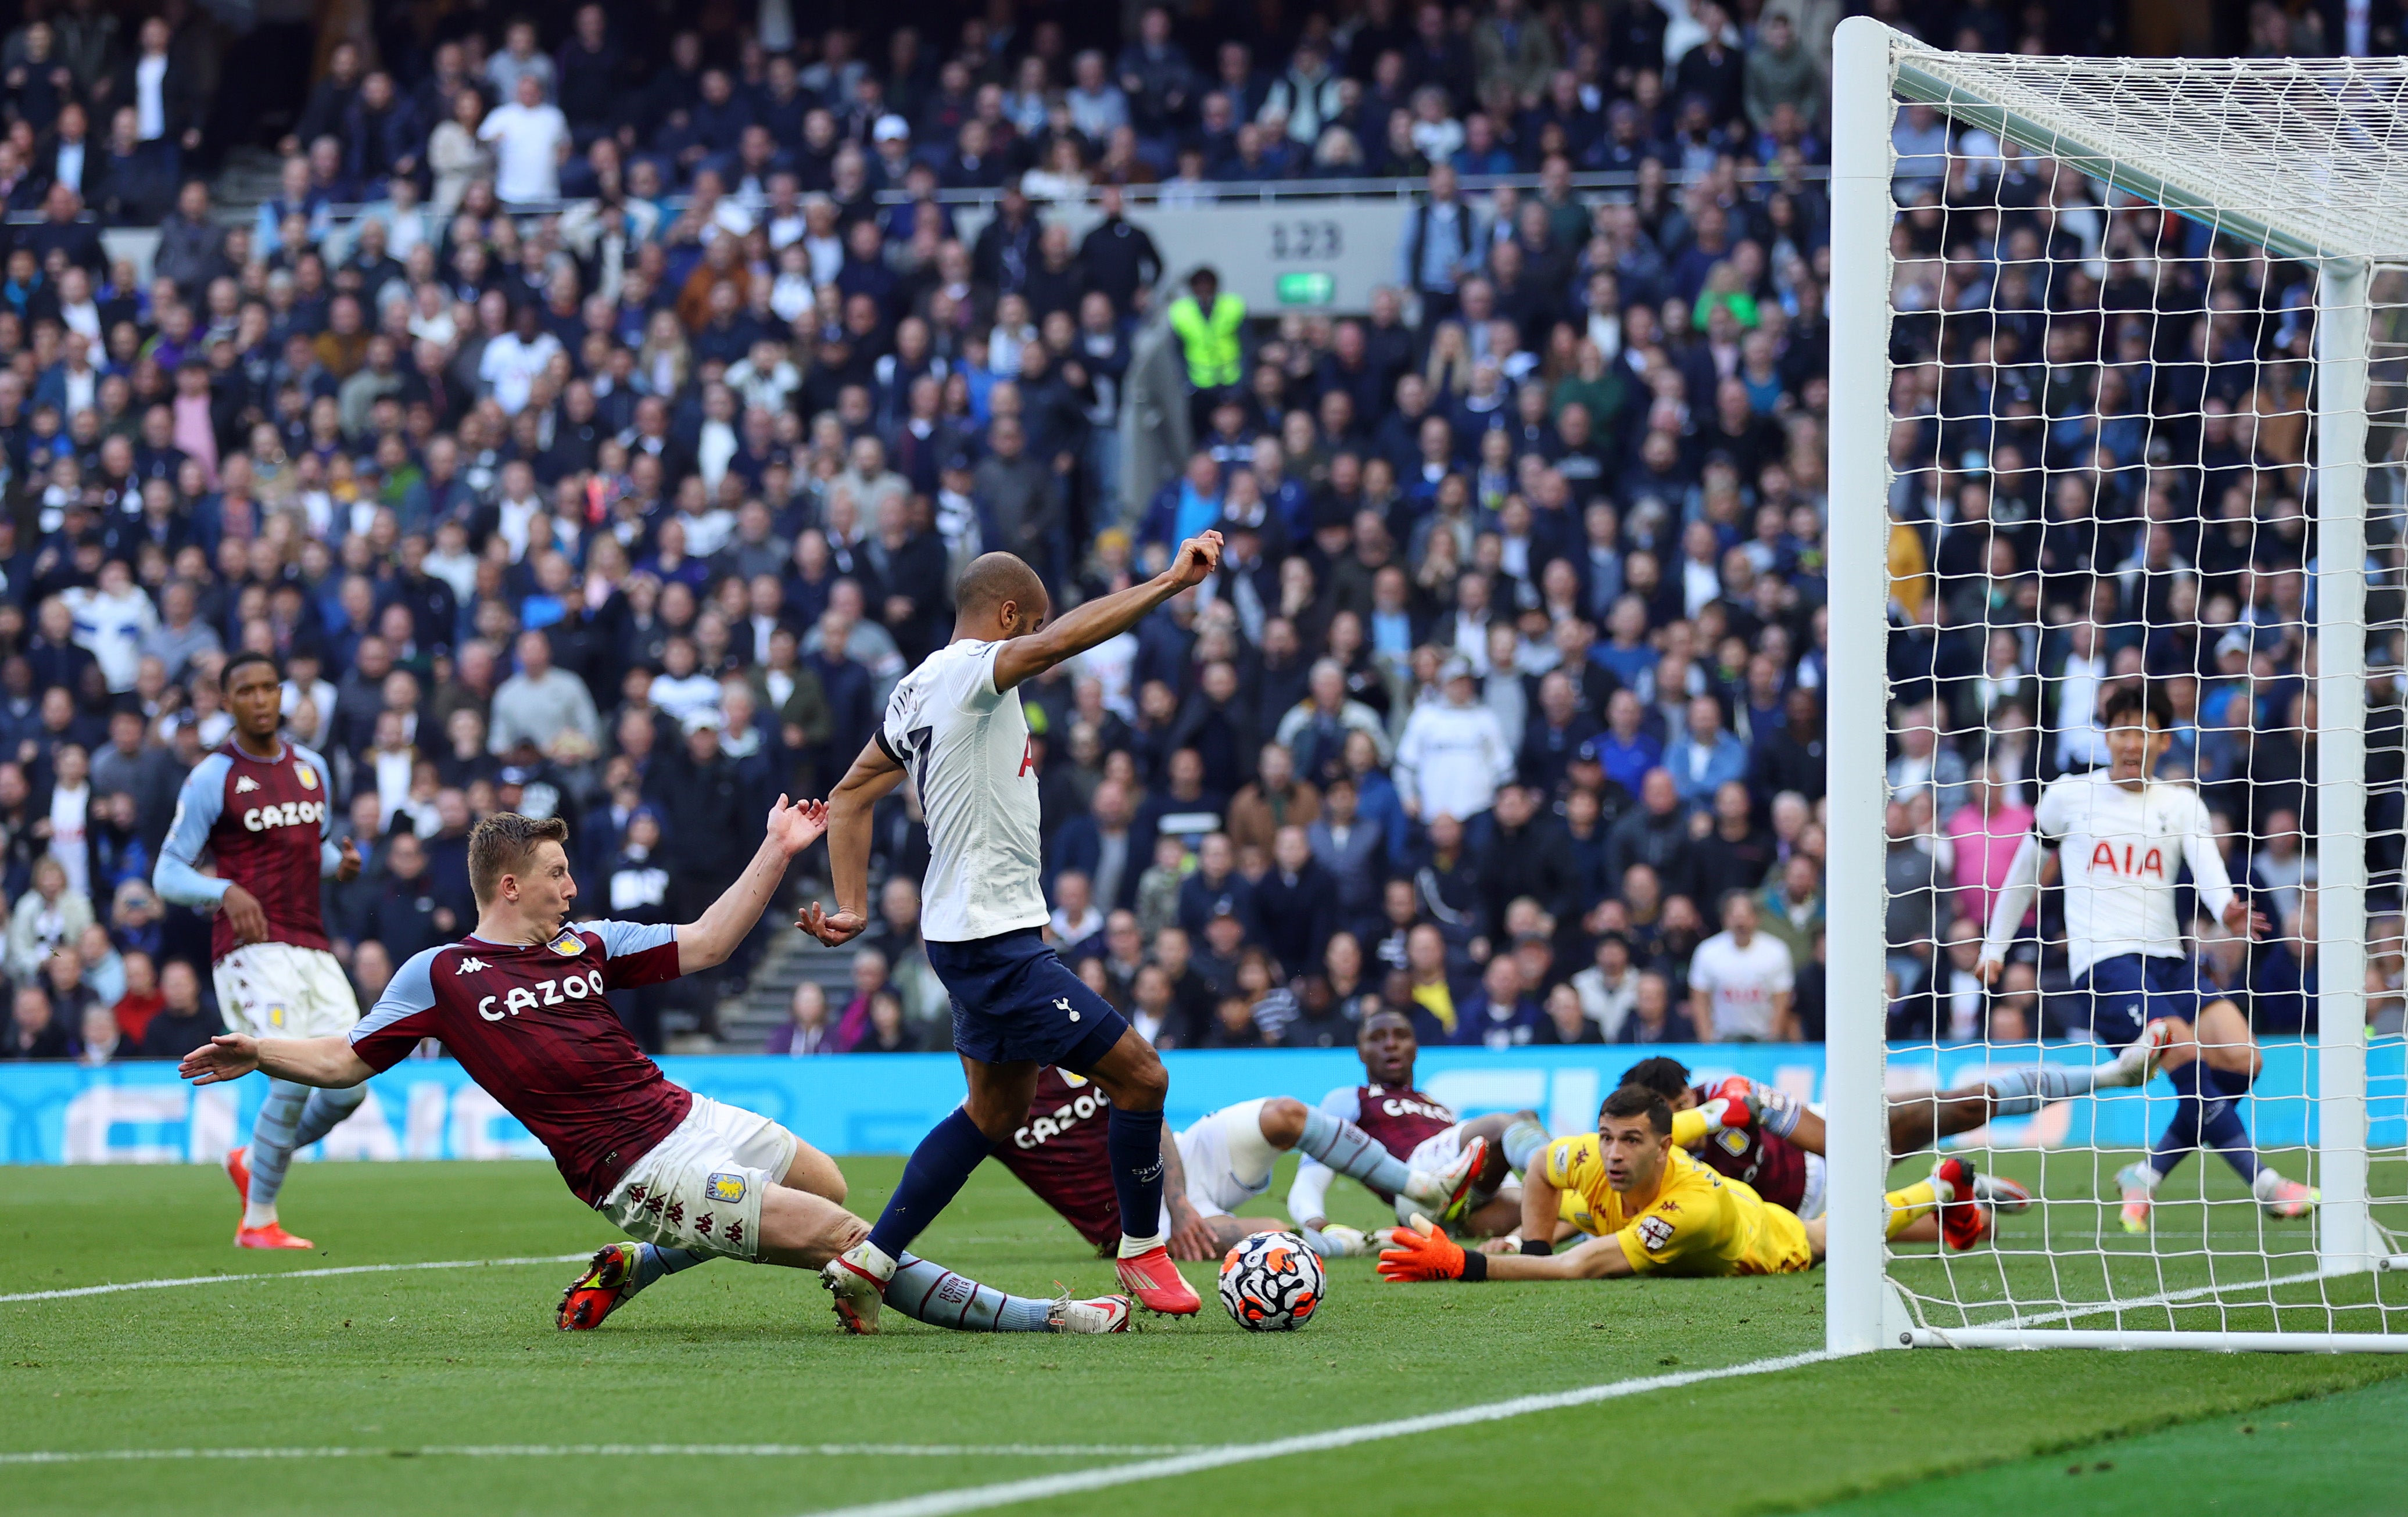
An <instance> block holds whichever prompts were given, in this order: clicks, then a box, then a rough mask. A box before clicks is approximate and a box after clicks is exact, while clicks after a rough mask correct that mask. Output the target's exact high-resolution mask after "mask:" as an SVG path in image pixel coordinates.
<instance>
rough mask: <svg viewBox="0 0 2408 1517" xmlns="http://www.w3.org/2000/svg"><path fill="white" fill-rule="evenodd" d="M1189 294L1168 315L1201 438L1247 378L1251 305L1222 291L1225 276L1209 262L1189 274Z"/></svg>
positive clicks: (1189, 408) (1189, 409)
mask: <svg viewBox="0 0 2408 1517" xmlns="http://www.w3.org/2000/svg"><path fill="white" fill-rule="evenodd" d="M1187 292H1188V293H1185V294H1183V295H1181V296H1180V297H1179V298H1178V299H1177V300H1174V301H1172V302H1171V303H1170V310H1169V313H1168V314H1169V318H1170V330H1171V331H1172V332H1173V333H1175V334H1176V335H1177V336H1178V337H1179V346H1180V350H1181V351H1182V352H1183V353H1184V354H1185V355H1186V358H1187V385H1188V391H1189V394H1188V402H1187V414H1188V420H1189V425H1190V427H1191V428H1192V430H1193V433H1194V435H1195V436H1198V437H1200V436H1203V435H1204V433H1205V431H1206V430H1207V428H1206V422H1207V421H1208V419H1209V418H1210V417H1211V414H1212V408H1213V407H1214V406H1216V405H1218V404H1219V403H1220V401H1221V398H1222V397H1223V396H1225V395H1228V394H1234V393H1235V392H1236V390H1237V388H1238V384H1239V381H1240V379H1243V378H1244V373H1245V367H1244V365H1245V351H1244V340H1243V338H1244V333H1245V324H1246V303H1245V302H1244V301H1243V300H1240V298H1238V297H1237V296H1236V295H1231V294H1223V293H1221V276H1220V274H1219V272H1218V271H1216V270H1215V269H1213V268H1212V266H1211V265H1209V264H1208V265H1205V266H1204V267H1202V268H1199V269H1197V271H1196V272H1195V273H1193V274H1190V275H1189V276H1187Z"/></svg>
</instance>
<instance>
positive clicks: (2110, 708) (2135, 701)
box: [2099, 684, 2174, 730]
mask: <svg viewBox="0 0 2408 1517" xmlns="http://www.w3.org/2000/svg"><path fill="white" fill-rule="evenodd" d="M2135 713H2138V714H2139V715H2140V717H2141V718H2142V723H2143V725H2146V724H2147V723H2151V722H2154V723H2157V726H2158V727H2159V728H2160V729H2162V730H2171V728H2172V726H2173V724H2174V707H2173V702H2171V701H2170V700H2168V699H2166V695H2165V692H2164V691H2162V690H2159V689H2158V688H2157V686H2155V685H2150V684H2143V685H2129V684H2125V685H2117V686H2116V687H2115V688H2114V690H2111V691H2109V692H2108V693H2107V703H2106V705H2105V706H2104V707H2103V708H2100V713H2099V714H2100V718H2101V719H2102V724H2104V725H2106V726H2110V727H2113V726H2119V725H2121V724H2122V723H2121V721H2120V719H2121V718H2124V717H2128V716H2131V715H2133V714H2135Z"/></svg>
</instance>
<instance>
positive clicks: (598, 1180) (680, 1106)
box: [182, 795, 1128, 1333]
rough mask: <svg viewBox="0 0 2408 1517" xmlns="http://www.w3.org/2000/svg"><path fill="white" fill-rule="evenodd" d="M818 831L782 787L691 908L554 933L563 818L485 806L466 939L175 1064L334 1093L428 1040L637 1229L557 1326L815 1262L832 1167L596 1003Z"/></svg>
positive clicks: (580, 1288)
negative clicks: (728, 1271) (345, 1012)
mask: <svg viewBox="0 0 2408 1517" xmlns="http://www.w3.org/2000/svg"><path fill="white" fill-rule="evenodd" d="M826 828H827V812H826V809H825V808H824V807H823V806H821V805H820V804H818V803H817V802H807V803H804V804H801V805H793V804H789V803H788V801H787V800H786V798H785V797H784V796H782V795H781V796H780V797H779V798H778V804H777V805H776V806H775V807H774V808H772V809H771V810H770V812H769V816H768V821H767V825H766V827H765V828H764V837H763V838H762V841H761V847H760V850H759V851H758V852H755V853H754V854H753V861H752V863H751V864H749V865H747V866H745V869H744V872H743V873H742V874H741V875H740V876H738V879H737V880H736V882H735V883H734V884H732V885H730V886H729V887H728V888H727V892H726V894H723V895H721V896H720V897H719V899H718V900H717V901H715V902H713V903H712V905H711V907H710V909H709V910H707V911H705V912H704V913H703V914H702V916H701V918H700V919H699V920H697V921H695V922H690V923H686V924H685V925H683V926H667V925H642V924H638V923H627V922H582V923H570V922H569V920H568V915H569V910H570V909H571V908H572V907H573V906H574V905H575V904H576V901H577V884H576V881H575V880H573V879H572V878H571V877H570V875H569V871H568V855H567V852H566V843H567V840H568V824H567V823H565V822H562V821H560V820H559V819H557V818H553V819H551V820H547V821H542V822H538V821H535V820H533V819H532V818H528V817H523V816H518V815H515V814H512V813H509V812H504V813H501V814H498V815H495V816H490V817H487V818H486V819H485V820H484V821H482V822H480V823H477V828H476V831H475V832H474V833H472V834H471V835H470V836H469V839H468V880H469V884H470V886H471V888H473V889H474V891H475V892H476V896H477V910H478V917H477V930H476V931H475V932H474V933H472V934H470V935H469V936H468V937H464V938H462V939H461V940H460V941H458V942H456V943H447V944H444V945H443V946H441V947H439V948H431V949H428V950H426V951H425V952H421V953H418V954H415V955H413V956H412V957H411V958H410V959H409V962H408V963H406V964H404V965H403V966H401V967H400V969H398V970H397V971H395V972H394V977H393V981H392V983H391V984H390V985H389V986H387V987H386V990H385V993H384V995H383V996H382V997H381V998H380V999H379V1000H378V1002H377V1004H376V1006H375V1007H374V1008H373V1009H370V1011H369V1012H368V1014H367V1015H366V1017H364V1018H362V1019H361V1020H360V1022H359V1023H358V1024H357V1025H356V1026H354V1027H352V1028H351V1030H350V1032H349V1033H348V1034H337V1035H335V1036H330V1037H320V1038H275V1037H267V1038H262V1037H256V1036H253V1035H251V1034H249V1033H230V1034H226V1035H224V1036H222V1037H219V1038H214V1039H212V1040H211V1041H210V1043H209V1044H208V1046H207V1047H204V1048H200V1049H196V1050H194V1051H193V1052H192V1053H191V1054H189V1055H187V1056H186V1057H185V1059H184V1062H183V1067H182V1073H183V1074H184V1075H185V1076H186V1077H187V1078H190V1079H192V1080H194V1081H198V1082H200V1083H202V1084H208V1083H211V1082H214V1081H224V1080H235V1079H239V1078H240V1077H241V1076H243V1075H245V1074H248V1073H250V1072H251V1070H252V1069H265V1070H266V1071H267V1072H268V1074H269V1075H270V1076H272V1077H274V1078H276V1079H279V1080H286V1081H294V1082H296V1083H299V1084H302V1085H314V1086H318V1087H320V1088H322V1089H336V1090H347V1089H351V1088H353V1087H356V1086H357V1085H358V1084H359V1083H360V1082H361V1081H364V1080H366V1079H367V1078H368V1077H369V1076H370V1075H373V1074H375V1073H377V1072H378V1071H379V1070H381V1069H384V1068H387V1067H389V1066H392V1065H393V1064H394V1063H395V1062H396V1061H398V1060H400V1059H402V1058H403V1057H405V1056H406V1055H408V1053H409V1051H410V1050H411V1049H412V1048H413V1047H415V1046H416V1045H417V1043H418V1040H419V1039H420V1038H440V1039H442V1042H443V1046H444V1048H445V1050H446V1051H447V1052H450V1053H451V1054H452V1056H453V1057H455V1058H457V1059H458V1060H459V1061H460V1064H461V1066H462V1067H463V1068H465V1069H466V1071H467V1073H468V1075H469V1077H470V1078H471V1079H473V1080H475V1081H476V1082H477V1083H478V1084H479V1085H480V1086H482V1087H483V1088H484V1089H485V1091H486V1092H487V1093H489V1094H490V1095H492V1096H493V1097H494V1099H495V1100H496V1101H499V1102H500V1103H501V1104H502V1107H503V1109H505V1110H507V1111H509V1114H510V1115H512V1116H514V1117H516V1118H518V1119H519V1121H520V1122H522V1123H525V1124H526V1128H527V1131H529V1132H530V1133H533V1134H534V1135H535V1137H536V1138H537V1139H538V1141H540V1142H541V1143H542V1144H543V1146H544V1148H545V1149H546V1150H547V1151H549V1152H551V1154H552V1160H553V1162H554V1163H556V1164H557V1165H559V1166H560V1173H561V1176H562V1178H563V1179H565V1180H566V1181H567V1182H568V1188H569V1189H570V1190H571V1191H574V1192H575V1193H576V1195H577V1198H578V1199H579V1200H581V1201H583V1202H584V1203H585V1204H586V1205H587V1206H590V1207H592V1208H594V1209H595V1210H597V1211H599V1212H601V1213H602V1214H603V1215H604V1216H606V1217H608V1218H609V1219H610V1221H611V1223H612V1224H614V1225H616V1226H617V1227H619V1228H620V1229H621V1230H622V1231H624V1232H625V1233H626V1234H627V1235H628V1236H629V1237H630V1238H636V1239H638V1241H636V1242H633V1243H612V1244H609V1245H608V1246H606V1247H604V1248H603V1249H602V1250H600V1251H599V1252H596V1253H595V1256H594V1259H593V1262H592V1264H591V1265H590V1266H589V1267H587V1269H586V1271H585V1272H584V1274H582V1275H581V1276H580V1277H579V1278H578V1279H577V1280H576V1281H574V1282H572V1283H571V1284H570V1286H569V1288H568V1290H567V1292H566V1295H565V1296H564V1297H563V1300H562V1302H561V1308H560V1314H559V1325H560V1326H561V1327H562V1328H564V1329H568V1330H581V1329H585V1328H591V1327H595V1326H598V1325H600V1324H601V1323H602V1321H603V1319H604V1318H606V1317H608V1316H609V1314H610V1313H611V1312H612V1311H614V1310H616V1309H618V1308H619V1307H620V1306H622V1305H624V1303H625V1302H626V1301H627V1299H628V1298H629V1297H631V1296H633V1295H635V1294H636V1293H637V1292H638V1291H640V1290H643V1289H644V1288H645V1287H647V1286H649V1285H651V1284H652V1282H653V1281H656V1280H658V1279H659V1278H660V1277H661V1276H663V1275H665V1274H674V1273H676V1272H677V1271H679V1270H681V1269H688V1268H691V1267H694V1266H695V1265H698V1264H702V1263H704V1262H705V1261H707V1260H710V1259H712V1258H720V1257H724V1258H734V1259H741V1260H744V1261H745V1262H747V1263H753V1264H777V1265H786V1266H790V1267H797V1268H805V1269H817V1268H819V1267H821V1266H823V1265H824V1264H826V1263H827V1262H828V1261H829V1260H830V1259H833V1258H835V1257H836V1256H837V1255H838V1254H839V1253H841V1252H844V1251H845V1250H846V1249H849V1248H852V1247H853V1245H855V1244H857V1243H859V1242H860V1241H861V1240H862V1238H865V1237H867V1236H868V1232H869V1224H867V1223H866V1222H864V1221H862V1220H861V1219H860V1218H858V1217H856V1216H854V1215H853V1213H852V1212H850V1211H847V1210H845V1209H844V1208H843V1206H842V1205H841V1204H840V1203H841V1202H842V1201H843V1199H844V1195H845V1185H844V1177H843V1175H842V1174H840V1173H839V1171H838V1169H837V1166H836V1164H835V1162H834V1161H833V1160H831V1159H829V1158H828V1157H827V1155H825V1154H824V1153H821V1152H819V1151H818V1150H816V1149H813V1148H812V1147H811V1146H810V1145H809V1144H807V1143H805V1142H803V1141H802V1140H801V1139H799V1138H796V1137H795V1135H794V1134H792V1133H790V1132H788V1131H787V1130H786V1129H785V1128H784V1127H782V1126H781V1125H779V1124H778V1123H775V1122H772V1121H770V1120H769V1119H768V1118H767V1117H763V1116H759V1115H757V1114H755V1113H753V1112H750V1111H746V1110H743V1109H740V1108H737V1107H732V1106H726V1105H724V1104H722V1103H720V1102H718V1101H714V1100H711V1099H710V1097H708V1096H702V1095H694V1094H692V1093H691V1092H688V1091H686V1090H683V1089H681V1088H680V1087H679V1086H676V1085H673V1084H671V1083H670V1082H669V1081H668V1080H667V1078H666V1077H665V1076H664V1075H663V1074H662V1073H661V1069H660V1066H658V1065H655V1064H654V1063H652V1060H651V1059H649V1058H646V1057H645V1056H644V1053H643V1051H642V1050H641V1049H639V1048H638V1047H637V1046H636V1041H635V1039H634V1038H630V1037H629V1036H628V1034H627V1030H626V1028H625V1027H624V1026H623V1025H622V1024H621V1023H620V1021H619V1018H618V1014H617V1013H616V1012H615V1011H613V1010H612V1009H611V1007H610V1003H609V999H608V996H609V993H610V992H612V991H614V990H620V989H624V988H627V987H631V986H637V985H655V984H659V983H661V982H662V981H664V980H675V979H677V978H678V977H679V976H680V975H686V974H693V973H695V972H697V971H700V970H704V969H709V968H710V967H712V966H715V965H718V964H720V963H722V962H723V961H724V960H725V959H726V957H727V955H728V954H729V953H731V952H735V949H736V946H737V944H738V943H739V942H740V941H742V939H743V937H744V934H745V932H746V931H747V930H748V929H749V928H750V927H751V926H752V925H753V923H755V922H757V921H759V920H760V917H761V913H762V911H763V909H766V908H767V905H768V903H769V896H770V894H772V893H773V892H774V891H776V889H777V887H778V883H779V881H780V880H781V879H782V878H783V877H784V875H785V872H786V866H787V864H788V863H789V862H790V861H791V860H792V859H793V858H794V857H795V855H796V854H797V853H799V852H802V851H803V850H805V849H807V848H809V847H810V845H811V844H812V843H814V842H816V841H818V839H819V837H820V835H821V834H822V833H823V832H824V831H825V830H826ZM898 1263H899V1267H898V1268H897V1270H896V1276H895V1280H894V1282H893V1284H892V1285H890V1287H889V1289H888V1291H887V1295H886V1302H887V1304H888V1305H890V1306H893V1307H896V1309H899V1310H901V1311H903V1312H904V1313H905V1314H906V1315H909V1316H912V1317H916V1318H918V1319H920V1320H921V1321H923V1322H928V1323H933V1324H937V1325H939V1326H944V1327H959V1328H966V1329H971V1330H979V1331H993V1332H1078V1333H1110V1332H1119V1331H1122V1330H1123V1329H1124V1328H1125V1327H1126V1325H1127V1323H1128V1302H1127V1301H1126V1299H1125V1298H1123V1297H1120V1296H1105V1297H1100V1298H1097V1299H1095V1300H1088V1301H1075V1300H1070V1299H1068V1297H1067V1296H1066V1297H1064V1298H1061V1299H1058V1300H1054V1301H1050V1302H1048V1301H1039V1300H1033V1299H1028V1298H1024V1297H1019V1296H1011V1295H1004V1294H1003V1293H1001V1292H999V1291H996V1290H993V1289H990V1288H989V1287H986V1286H983V1285H980V1284H978V1283H977V1282H976V1281H969V1280H966V1279H964V1278H963V1277H961V1276H959V1275H955V1274H953V1272H952V1271H950V1270H947V1269H944V1268H941V1267H939V1266H936V1265H932V1264H929V1263H926V1262H925V1261H924V1260H920V1259H916V1258H912V1257H910V1255H908V1254H907V1255H906V1256H905V1257H904V1258H903V1259H902V1260H900V1261H899V1262H898ZM854 1330H856V1331H858V1330H859V1328H858V1327H856V1328H855V1329H854Z"/></svg>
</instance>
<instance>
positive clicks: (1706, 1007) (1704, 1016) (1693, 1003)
mask: <svg viewBox="0 0 2408 1517" xmlns="http://www.w3.org/2000/svg"><path fill="white" fill-rule="evenodd" d="M1689 1025H1690V1026H1692V1027H1694V1028H1695V1029H1697V1034H1698V1041H1699V1042H1700V1043H1711V1042H1713V1040H1714V1001H1713V996H1711V995H1707V994H1705V992H1703V991H1692V992H1690V994H1689Z"/></svg>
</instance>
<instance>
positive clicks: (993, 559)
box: [953, 552, 1045, 616]
mask: <svg viewBox="0 0 2408 1517" xmlns="http://www.w3.org/2000/svg"><path fill="white" fill-rule="evenodd" d="M1042 594H1045V581H1043V580H1039V578H1038V577H1037V571H1036V570H1035V569H1032V568H1030V567H1029V566H1028V564H1027V561H1026V560H1025V559H1023V558H1021V557H1019V556H1018V555H1017V554H1013V553H1006V552H993V553H981V554H980V555H979V556H978V557H977V558H975V559H972V560H971V561H970V566H969V567H968V568H967V569H964V570H963V571H962V577H961V580H960V581H959V582H958V583H956V584H955V585H954V586H953V605H954V607H955V608H957V609H958V610H959V611H960V612H961V614H963V615H964V616H974V615H978V614H980V613H982V612H985V611H989V610H992V609H994V608H996V607H998V606H1000V605H1002V604H1003V603H1004V602H1005V601H1008V600H1013V601H1018V602H1020V603H1021V604H1022V605H1024V606H1025V605H1027V604H1029V603H1030V602H1032V601H1033V600H1035V599H1036V598H1037V597H1038V596H1040V595H1042Z"/></svg>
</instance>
